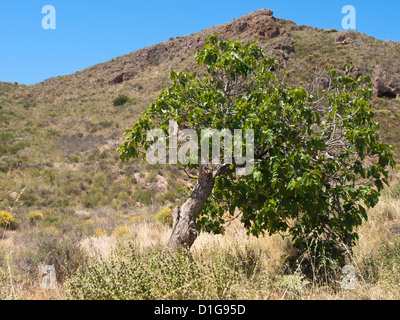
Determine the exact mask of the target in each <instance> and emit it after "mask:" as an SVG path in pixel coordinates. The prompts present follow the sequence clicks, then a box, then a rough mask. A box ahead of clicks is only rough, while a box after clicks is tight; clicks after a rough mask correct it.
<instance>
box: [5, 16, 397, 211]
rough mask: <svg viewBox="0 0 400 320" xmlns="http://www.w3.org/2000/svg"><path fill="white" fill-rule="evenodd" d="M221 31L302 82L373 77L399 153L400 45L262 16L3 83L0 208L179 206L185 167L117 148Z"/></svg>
mask: <svg viewBox="0 0 400 320" xmlns="http://www.w3.org/2000/svg"><path fill="white" fill-rule="evenodd" d="M213 33H220V34H221V36H222V37H226V38H230V39H237V40H243V41H250V40H258V43H259V45H260V46H262V47H264V48H265V50H266V52H267V53H268V54H269V55H273V56H274V57H275V58H276V59H277V60H278V61H279V63H280V65H281V68H282V69H283V70H285V71H288V73H289V78H288V81H289V82H290V83H291V84H293V85H307V84H308V83H309V82H310V80H311V79H312V78H313V76H314V75H315V74H316V73H318V72H321V71H322V70H325V69H328V68H336V69H339V70H343V69H344V67H345V66H346V65H349V64H350V65H352V66H353V71H352V72H353V73H354V75H369V76H371V77H372V79H373V82H374V88H373V89H374V94H375V97H374V98H373V100H372V102H371V103H372V104H373V106H374V107H375V108H376V110H377V111H376V119H377V120H378V121H379V122H380V123H381V135H382V137H383V139H384V140H385V141H386V142H388V143H390V144H392V145H394V146H395V147H396V149H397V150H399V147H400V141H399V133H398V132H399V130H400V44H399V43H397V42H393V41H382V40H377V39H374V38H372V37H370V36H368V35H365V34H361V33H359V32H355V31H348V32H338V31H337V30H335V29H331V30H322V29H318V28H312V27H310V26H298V25H296V24H295V23H294V22H292V21H289V20H283V19H279V18H276V17H274V16H273V12H272V11H271V10H259V11H256V12H254V13H250V14H247V15H245V16H243V17H241V18H239V19H236V20H234V21H231V22H229V23H226V24H223V25H220V26H215V27H211V28H209V29H206V30H203V31H200V32H198V33H194V34H191V35H187V36H185V37H176V38H171V39H170V40H168V41H166V42H163V43H159V44H156V45H153V46H150V47H147V48H143V49H141V50H138V51H135V52H132V53H130V54H128V55H125V56H121V57H118V58H115V59H113V60H111V61H108V62H105V63H102V64H98V65H95V66H93V67H90V68H87V69H85V70H83V71H80V72H77V73H75V74H73V75H68V76H62V77H57V78H52V79H47V80H45V81H44V82H42V83H39V84H35V85H29V86H26V85H20V84H16V83H0V209H1V207H4V208H7V207H8V206H10V205H13V204H14V203H15V200H16V199H18V200H19V201H21V202H23V204H24V207H49V208H51V207H53V208H68V210H75V211H76V210H78V209H79V208H91V207H98V206H112V207H113V208H114V209H116V210H129V208H130V207H131V206H132V205H137V206H142V205H151V204H155V203H158V204H168V203H173V202H177V201H179V194H178V192H177V191H178V189H180V188H181V187H182V186H184V185H186V184H188V183H190V182H189V180H188V179H187V178H186V176H185V175H184V174H182V172H180V171H179V168H176V167H170V168H167V170H165V168H161V167H154V166H153V167H147V166H146V165H145V164H143V163H139V162H137V163H129V164H127V165H122V164H121V163H120V162H119V159H118V155H117V153H116V152H115V150H116V148H117V146H118V145H119V144H120V143H121V142H122V141H123V139H124V137H123V132H124V130H125V129H127V128H129V127H130V126H131V125H132V124H133V123H134V122H135V120H136V119H137V117H138V116H139V114H140V113H141V112H142V111H143V110H144V109H145V108H146V107H147V106H148V105H149V103H150V101H151V99H153V98H156V97H157V95H158V93H159V92H160V91H161V89H162V88H163V87H164V86H166V85H168V84H169V79H168V75H169V71H170V69H177V70H182V69H183V70H195V69H196V68H197V66H196V64H195V63H194V59H193V57H194V54H195V52H196V51H197V50H199V49H200V48H202V46H203V45H204V43H205V39H206V37H207V36H208V35H209V34H213ZM322 85H323V84H322ZM119 96H126V98H125V100H124V101H123V103H122V104H120V105H118V103H114V100H115V99H116V98H117V97H119ZM66 210H67V209H66Z"/></svg>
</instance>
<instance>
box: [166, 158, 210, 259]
mask: <svg viewBox="0 0 400 320" xmlns="http://www.w3.org/2000/svg"><path fill="white" fill-rule="evenodd" d="M215 176H216V174H215V172H213V170H211V168H209V167H207V166H204V165H202V166H200V169H199V177H198V179H197V183H196V185H195V187H194V189H193V192H192V194H191V195H190V197H189V199H188V200H187V201H186V202H185V203H184V204H183V205H182V207H177V208H175V209H174V210H173V212H172V217H173V219H174V223H173V226H172V235H171V238H170V239H169V243H168V247H169V249H170V250H171V251H176V250H180V249H183V248H185V249H190V247H191V246H192V244H193V242H194V241H195V240H196V238H197V228H196V219H197V217H198V215H199V213H200V211H201V209H202V208H203V205H204V203H205V202H206V201H207V199H208V197H209V196H210V194H211V191H212V189H213V188H214V183H215Z"/></svg>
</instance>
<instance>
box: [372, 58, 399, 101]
mask: <svg viewBox="0 0 400 320" xmlns="http://www.w3.org/2000/svg"><path fill="white" fill-rule="evenodd" d="M397 80H399V79H397ZM373 82H374V89H373V90H374V94H375V95H376V96H377V97H378V98H382V97H386V98H390V99H394V98H397V99H400V87H399V81H396V79H393V78H389V76H388V74H387V72H385V70H383V68H382V66H380V65H378V66H376V68H375V71H374V78H373Z"/></svg>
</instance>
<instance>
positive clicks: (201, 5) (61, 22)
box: [0, 0, 400, 84]
mask: <svg viewBox="0 0 400 320" xmlns="http://www.w3.org/2000/svg"><path fill="white" fill-rule="evenodd" d="M45 5H52V6H54V7H55V9H56V23H57V24H56V30H44V29H43V28H42V19H43V17H44V16H45V14H42V7H43V6H45ZM344 5H353V6H354V7H355V8H356V10H357V30H358V31H360V32H362V33H366V34H369V35H371V36H373V37H375V38H378V39H382V40H394V41H400V33H399V31H400V19H399V18H398V17H399V12H400V1H394V0H391V1H389V0H381V1H372V0H346V1H341V0H328V1H320V0H319V1H317V0H303V1H299V0H273V1H269V0H240V1H238V0H202V1H194V0H171V1H168V0H147V1H137V0H113V1H106V0H96V1H92V0H83V1H82V0H80V1H78V0H45V1H43V0H1V1H0V41H1V42H0V43H1V46H0V81H7V82H19V83H23V84H33V83H38V82H41V81H43V80H44V79H46V78H51V77H56V76H60V75H65V74H71V73H75V72H76V71H80V70H83V69H84V68H87V67H90V66H92V65H94V64H97V63H100V62H105V61H108V60H111V59H113V58H115V57H118V56H120V55H123V54H127V53H130V52H132V51H135V50H137V49H140V48H143V47H146V46H149V45H152V44H156V43H159V42H162V41H166V40H168V39H169V38H170V37H176V36H184V35H187V34H190V33H194V32H197V31H200V30H203V29H205V28H208V27H212V26H215V25H218V24H222V23H225V22H228V21H231V20H233V18H239V17H241V16H243V15H244V14H246V13H249V12H253V11H255V10H258V9H261V8H266V9H272V10H273V11H274V16H275V17H279V18H284V19H290V20H293V21H294V22H296V23H297V24H299V25H301V24H307V25H311V26H313V27H319V28H324V29H330V28H337V29H339V30H342V26H341V23H342V18H343V17H344V15H343V14H342V12H341V11H342V7H343V6H344Z"/></svg>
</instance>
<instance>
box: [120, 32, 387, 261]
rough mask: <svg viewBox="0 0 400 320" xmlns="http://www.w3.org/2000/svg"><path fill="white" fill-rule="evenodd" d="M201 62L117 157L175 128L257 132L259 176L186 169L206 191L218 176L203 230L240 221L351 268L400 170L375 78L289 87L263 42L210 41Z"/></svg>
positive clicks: (130, 133)
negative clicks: (375, 94)
mask: <svg viewBox="0 0 400 320" xmlns="http://www.w3.org/2000/svg"><path fill="white" fill-rule="evenodd" d="M195 60H196V62H197V64H198V65H199V67H202V68H203V69H202V71H201V72H200V73H196V72H188V71H180V72H177V71H174V70H172V71H171V73H170V78H171V80H172V85H171V86H169V87H166V88H164V89H163V90H162V92H161V93H160V95H159V96H158V98H157V99H155V100H154V101H153V103H152V104H151V106H150V107H149V108H148V109H147V110H146V111H145V112H144V113H143V115H142V116H141V118H140V119H139V120H138V121H137V123H136V124H135V125H134V126H133V128H132V129H130V130H127V131H126V135H127V140H126V141H125V142H124V144H123V145H121V147H120V148H119V149H118V150H119V152H120V157H121V159H122V161H127V160H129V159H130V158H138V157H141V156H143V157H144V155H145V153H144V152H145V151H146V150H148V149H149V148H150V147H151V145H152V144H153V143H154V141H151V139H148V136H147V133H148V132H149V131H150V130H151V129H155V128H159V129H161V130H162V131H163V132H165V135H166V136H168V137H169V138H171V136H170V131H169V130H168V128H169V123H170V121H176V122H177V124H178V125H179V129H180V130H183V129H184V128H190V129H193V130H194V131H195V132H196V133H197V134H198V136H200V135H201V130H202V129H205V128H210V129H217V130H224V129H228V130H231V131H232V132H233V131H234V130H235V129H242V130H243V131H244V130H247V129H251V130H252V131H253V132H254V163H253V164H254V168H253V171H252V173H251V174H246V175H237V174H236V171H235V170H234V169H236V168H237V167H240V165H239V164H238V163H237V162H236V161H235V159H233V161H232V163H228V164H224V162H223V160H222V158H221V163H222V164H221V165H217V164H212V163H211V164H202V163H197V164H194V163H188V164H186V166H187V167H189V168H191V169H196V170H198V171H199V180H198V181H197V184H196V186H199V187H200V188H201V184H202V183H204V180H202V178H201V177H202V174H201V173H202V171H204V170H205V169H207V170H208V171H210V172H212V173H213V174H212V178H213V181H212V187H211V189H210V192H209V194H206V197H205V199H204V201H202V202H201V203H200V210H199V212H196V213H195V214H194V216H195V219H196V225H197V229H198V230H204V231H208V232H215V233H219V232H223V230H224V226H225V225H226V222H227V221H229V220H230V219H233V218H235V217H238V218H240V219H241V221H242V222H243V224H244V226H245V227H246V229H247V230H248V232H249V234H253V235H255V236H259V235H261V234H263V233H264V232H268V233H269V234H275V233H280V234H281V235H283V236H285V235H288V236H290V237H291V239H292V241H293V245H294V247H295V248H297V249H299V250H301V251H302V252H304V251H306V250H310V251H311V252H314V253H315V258H316V259H317V260H318V262H321V261H322V260H323V259H324V261H325V260H326V259H328V260H333V261H337V262H339V263H343V262H344V257H345V254H346V252H347V253H349V252H351V248H352V246H353V245H354V244H355V241H356V240H357V237H358V236H357V233H356V227H357V226H359V225H361V223H362V221H363V220H365V219H367V218H368V217H367V209H368V208H371V207H374V206H375V205H376V204H377V202H378V200H379V196H380V191H382V189H383V188H384V184H388V180H387V179H388V167H389V166H392V167H393V166H394V165H395V160H394V155H393V152H392V148H391V146H389V145H387V144H385V143H383V142H381V141H380V139H379V135H378V132H377V131H378V128H379V125H378V124H377V123H376V122H375V121H374V120H373V116H374V109H373V108H372V107H371V106H370V105H369V103H368V101H369V99H370V98H371V97H372V90H371V79H370V78H369V77H365V76H361V77H358V78H354V77H352V76H351V73H350V67H348V68H347V69H346V70H345V71H341V72H339V71H337V70H329V71H328V72H327V75H326V77H327V78H328V84H327V85H326V86H325V88H321V86H320V84H319V82H318V81H317V80H318V79H314V80H313V81H312V82H311V84H310V85H309V86H307V87H301V86H297V87H290V86H288V85H287V84H286V83H285V81H284V80H283V79H284V76H285V74H284V73H283V72H281V71H280V69H279V65H278V64H277V62H276V61H275V60H274V59H273V58H272V57H266V56H265V53H264V51H263V49H262V48H261V47H259V46H257V43H256V42H250V43H242V42H239V41H230V40H220V39H219V38H218V35H212V36H209V37H208V40H207V44H206V45H205V46H204V48H203V49H202V50H200V51H199V52H197V54H196V56H195ZM224 143H225V146H226V143H227V142H226V141H223V142H221V145H222V146H223V145H224ZM200 144H201V141H200V142H199V146H200ZM245 145H246V144H244V145H243V153H245V152H246V151H245ZM228 147H229V146H228ZM199 150H200V148H199ZM199 152H200V151H199ZM195 189H196V187H195ZM192 198H193V199H194V197H193V194H192ZM193 199H192V200H193ZM182 208H183V207H182ZM191 210H192V209H191ZM189 220H190V219H189ZM189 220H188V221H189ZM188 223H189V222H188Z"/></svg>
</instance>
